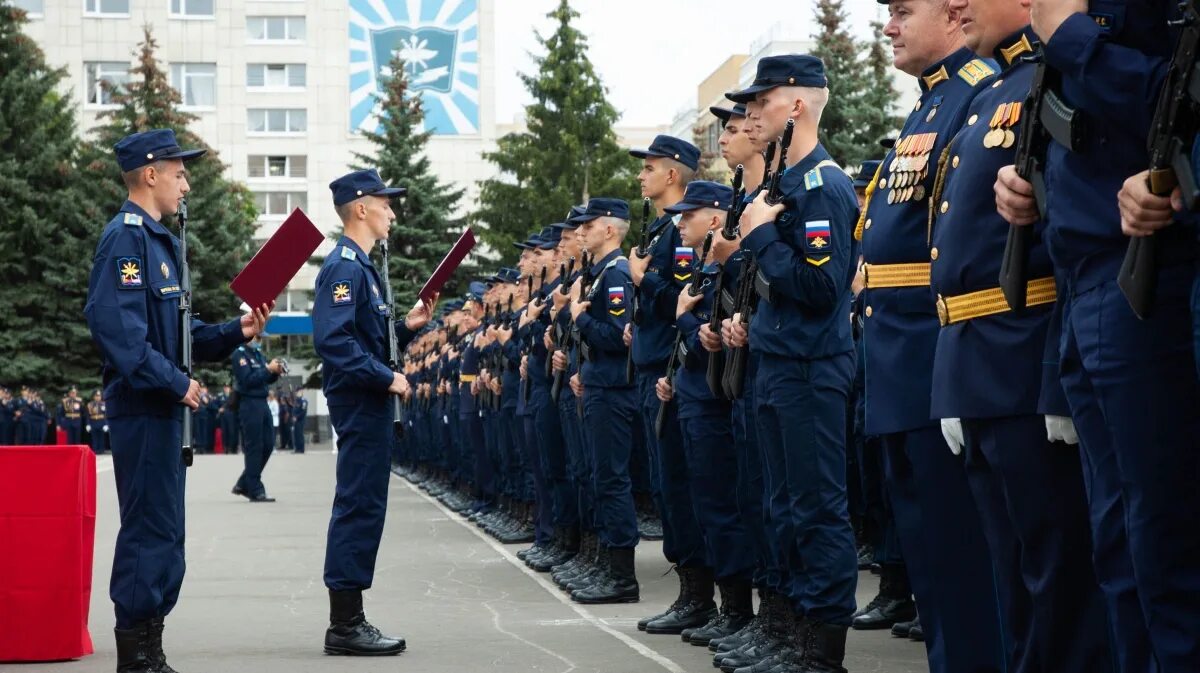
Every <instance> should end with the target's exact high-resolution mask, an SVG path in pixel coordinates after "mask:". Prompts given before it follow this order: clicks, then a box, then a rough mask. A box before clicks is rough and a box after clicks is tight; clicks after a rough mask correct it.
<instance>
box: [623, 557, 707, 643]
mask: <svg viewBox="0 0 1200 673" xmlns="http://www.w3.org/2000/svg"><path fill="white" fill-rule="evenodd" d="M675 572H676V573H677V574H678V575H679V597H678V598H676V599H675V602H674V603H672V604H671V606H670V607H669V608H667V610H666V612H663V613H662V614H659V615H655V616H653V617H648V618H646V619H645V620H644V624H643V622H638V628H641V629H642V630H643V631H645V632H646V633H650V634H669V635H677V634H680V633H683V630H684V629H694V628H697V627H699V626H703V625H704V624H707V623H708V621H709V620H710V619H712V618H713V616H714V615H715V614H716V611H717V604H716V603H715V602H713V575H712V569H711V568H678V567H677V568H676V569H675Z"/></svg>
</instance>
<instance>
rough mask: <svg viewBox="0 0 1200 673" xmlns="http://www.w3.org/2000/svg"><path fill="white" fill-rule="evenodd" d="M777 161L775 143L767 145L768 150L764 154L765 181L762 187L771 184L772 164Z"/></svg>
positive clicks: (763, 180) (761, 183)
mask: <svg viewBox="0 0 1200 673" xmlns="http://www.w3.org/2000/svg"><path fill="white" fill-rule="evenodd" d="M774 161H775V142H774V141H772V142H769V143H767V149H766V151H764V152H763V179H762V182H760V183H758V184H760V185H767V184H770V183H771V164H772V163H774Z"/></svg>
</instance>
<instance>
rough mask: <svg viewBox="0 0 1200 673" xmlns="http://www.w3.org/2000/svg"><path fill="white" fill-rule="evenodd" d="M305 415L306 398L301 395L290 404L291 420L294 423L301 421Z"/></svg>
mask: <svg viewBox="0 0 1200 673" xmlns="http://www.w3.org/2000/svg"><path fill="white" fill-rule="evenodd" d="M307 416H308V400H306V399H304V398H303V397H301V398H299V399H297V400H296V401H295V402H294V403H293V404H292V421H293V422H295V423H303V422H304V419H305V417H307Z"/></svg>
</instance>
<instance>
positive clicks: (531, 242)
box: [513, 233, 542, 250]
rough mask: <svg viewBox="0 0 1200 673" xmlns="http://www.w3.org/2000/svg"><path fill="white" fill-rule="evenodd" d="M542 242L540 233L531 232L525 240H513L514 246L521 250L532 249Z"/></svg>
mask: <svg viewBox="0 0 1200 673" xmlns="http://www.w3.org/2000/svg"><path fill="white" fill-rule="evenodd" d="M541 244H542V237H541V234H540V233H534V234H530V235H529V238H527V239H525V240H524V241H513V247H514V248H519V249H521V250H532V249H534V248H536V247H538V246H540V245H541Z"/></svg>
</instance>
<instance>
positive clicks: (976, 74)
mask: <svg viewBox="0 0 1200 673" xmlns="http://www.w3.org/2000/svg"><path fill="white" fill-rule="evenodd" d="M994 74H996V69H995V68H993V67H992V66H991V65H989V64H988V62H987V61H985V60H983V59H981V58H977V59H975V60H973V61H970V62H968V63H967V64H966V65H964V66H963V67H962V68H960V69H959V71H958V76H959V77H961V78H963V81H965V82H966V83H967V84H970V85H971V86H975V85H976V84H979V83H980V82H982V81H983V80H985V79H987V78H988V77H991V76H992V75H994Z"/></svg>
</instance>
